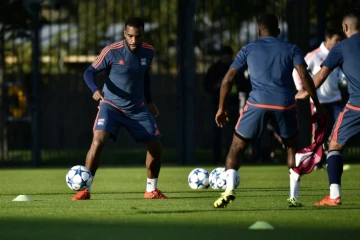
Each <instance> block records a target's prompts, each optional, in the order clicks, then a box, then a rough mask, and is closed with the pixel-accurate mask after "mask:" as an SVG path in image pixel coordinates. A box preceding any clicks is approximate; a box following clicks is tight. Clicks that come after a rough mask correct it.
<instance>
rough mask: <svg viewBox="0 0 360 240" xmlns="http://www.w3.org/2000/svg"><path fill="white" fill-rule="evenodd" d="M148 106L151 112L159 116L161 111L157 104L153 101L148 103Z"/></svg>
mask: <svg viewBox="0 0 360 240" xmlns="http://www.w3.org/2000/svg"><path fill="white" fill-rule="evenodd" d="M147 108H148V109H149V111H150V113H151V114H152V115H153V116H154V117H157V116H159V114H160V112H159V110H158V109H157V107H156V106H155V104H153V103H148V104H147Z"/></svg>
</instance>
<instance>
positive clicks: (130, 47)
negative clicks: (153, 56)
mask: <svg viewBox="0 0 360 240" xmlns="http://www.w3.org/2000/svg"><path fill="white" fill-rule="evenodd" d="M141 43H142V42H140V43H138V44H131V45H130V44H128V43H126V44H127V45H128V48H129V49H130V51H132V52H135V51H137V50H138V49H139V48H140V46H141ZM134 47H135V48H134Z"/></svg>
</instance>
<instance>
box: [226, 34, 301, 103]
mask: <svg viewBox="0 0 360 240" xmlns="http://www.w3.org/2000/svg"><path fill="white" fill-rule="evenodd" d="M299 64H304V65H305V66H307V64H306V62H305V60H304V56H303V54H302V53H301V51H300V49H299V47H297V46H296V45H294V44H291V43H288V42H284V41H281V40H278V39H277V38H275V37H271V36H266V37H263V38H262V39H260V40H257V41H254V42H252V43H249V44H247V45H245V46H244V47H243V48H241V50H240V51H239V52H238V54H237V55H236V58H235V60H234V62H233V63H232V65H231V67H233V68H237V69H239V70H244V69H246V68H249V73H250V81H251V85H252V91H251V92H250V96H249V99H248V101H249V102H250V103H254V104H259V105H258V106H260V107H261V105H267V107H269V105H270V106H281V107H286V106H290V105H293V104H294V103H295V96H294V91H293V88H294V81H293V78H292V72H293V70H294V67H295V66H297V65H299Z"/></svg>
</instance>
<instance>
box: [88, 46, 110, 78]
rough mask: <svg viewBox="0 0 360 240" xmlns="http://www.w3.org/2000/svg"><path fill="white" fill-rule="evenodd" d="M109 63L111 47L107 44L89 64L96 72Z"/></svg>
mask: <svg viewBox="0 0 360 240" xmlns="http://www.w3.org/2000/svg"><path fill="white" fill-rule="evenodd" d="M110 63H111V49H110V47H109V46H107V47H105V48H104V49H103V50H102V51H101V53H100V55H99V56H98V57H97V58H96V59H95V61H94V62H93V63H92V65H91V66H93V67H94V68H95V69H96V70H97V71H98V72H100V71H101V70H104V69H106V68H107V67H109V66H110Z"/></svg>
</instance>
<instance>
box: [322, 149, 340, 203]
mask: <svg viewBox="0 0 360 240" xmlns="http://www.w3.org/2000/svg"><path fill="white" fill-rule="evenodd" d="M326 165H327V168H326V169H327V173H328V177H329V185H330V198H332V199H334V198H337V197H339V196H340V188H341V175H342V173H343V158H342V155H341V152H340V151H329V153H328V155H327V158H326Z"/></svg>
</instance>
